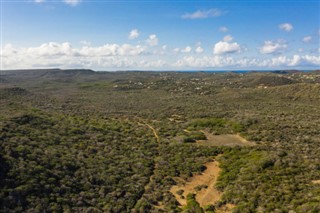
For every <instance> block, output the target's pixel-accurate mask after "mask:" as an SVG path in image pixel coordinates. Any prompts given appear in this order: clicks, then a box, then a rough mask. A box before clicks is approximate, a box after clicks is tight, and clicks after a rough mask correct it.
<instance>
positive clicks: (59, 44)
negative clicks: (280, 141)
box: [1, 0, 320, 70]
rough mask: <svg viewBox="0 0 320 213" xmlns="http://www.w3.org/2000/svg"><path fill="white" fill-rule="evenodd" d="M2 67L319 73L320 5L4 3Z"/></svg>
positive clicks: (258, 1) (253, 1) (262, 1)
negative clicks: (296, 71) (256, 70)
mask: <svg viewBox="0 0 320 213" xmlns="http://www.w3.org/2000/svg"><path fill="white" fill-rule="evenodd" d="M1 16H2V17H1V69H19V68H25V69H30V68H57V67H59V68H90V69H95V70H246V69H260V70H270V69H319V66H320V56H319V53H320V46H319V38H320V19H319V17H320V2H319V1H318V0H315V1H312V0H291V1H290V0H281V1H275V0H272V1H266V0H241V1H234V0H233V1H232V0H217V1H213V0H212V1H192V0H189V1H187V0H184V1H178V0H173V1H156V0H132V1H130V0H126V1H123V0H113V1H110V0H100V1H99V0H54V1H53V0H25V1H23V0H19V1H16V0H1Z"/></svg>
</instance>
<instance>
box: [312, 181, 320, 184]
mask: <svg viewBox="0 0 320 213" xmlns="http://www.w3.org/2000/svg"><path fill="white" fill-rule="evenodd" d="M311 182H312V183H313V184H320V180H313V181H311Z"/></svg>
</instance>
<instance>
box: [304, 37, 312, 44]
mask: <svg viewBox="0 0 320 213" xmlns="http://www.w3.org/2000/svg"><path fill="white" fill-rule="evenodd" d="M311 40H312V36H305V37H303V38H302V41H303V42H305V43H308V42H310V41H311Z"/></svg>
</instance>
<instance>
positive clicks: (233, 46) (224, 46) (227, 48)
mask: <svg viewBox="0 0 320 213" xmlns="http://www.w3.org/2000/svg"><path fill="white" fill-rule="evenodd" d="M236 52H240V45H239V44H238V43H237V42H233V43H229V42H226V41H219V42H218V43H216V44H215V45H214V47H213V53H214V54H216V55H221V54H226V53H236Z"/></svg>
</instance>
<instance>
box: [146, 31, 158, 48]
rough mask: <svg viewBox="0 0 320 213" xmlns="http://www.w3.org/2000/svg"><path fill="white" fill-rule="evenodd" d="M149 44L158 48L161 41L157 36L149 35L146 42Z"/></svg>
mask: <svg viewBox="0 0 320 213" xmlns="http://www.w3.org/2000/svg"><path fill="white" fill-rule="evenodd" d="M146 42H147V44H149V45H150V46H156V45H158V42H159V39H158V38H157V36H156V35H155V34H152V35H149V37H148V39H147V40H146Z"/></svg>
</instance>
